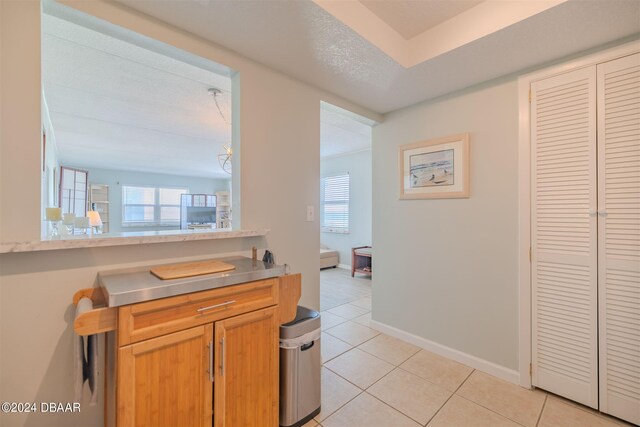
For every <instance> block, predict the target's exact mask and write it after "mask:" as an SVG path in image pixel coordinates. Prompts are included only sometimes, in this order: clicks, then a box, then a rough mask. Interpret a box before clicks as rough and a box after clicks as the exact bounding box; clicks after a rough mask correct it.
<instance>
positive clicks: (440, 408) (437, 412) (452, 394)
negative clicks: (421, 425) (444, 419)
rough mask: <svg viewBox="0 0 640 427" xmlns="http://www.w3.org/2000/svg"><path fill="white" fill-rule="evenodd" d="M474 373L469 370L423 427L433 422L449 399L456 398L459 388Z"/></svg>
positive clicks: (472, 370) (473, 370)
mask: <svg viewBox="0 0 640 427" xmlns="http://www.w3.org/2000/svg"><path fill="white" fill-rule="evenodd" d="M474 372H475V369H473V368H472V369H471V372H469V375H467V377H466V378H465V379H464V381H462V382H461V383H460V385H459V386H458V387H457V388H456V389H455V391H454V392H453V393H451V396H449V398H448V399H447V400H445V401H444V403H443V404H442V406H440V407H439V408H438V410H437V411H436V413H435V414H433V415H432V416H431V418H429V421H427V423H426V424H425V427H426V426H428V425H429V423H430V422H431V421H433V419H434V418H435V417H436V416H437V415H438V414H439V413H440V411H442V408H444V407H445V406H446V405H447V403H449V401H450V400H451V398H452V397H453V396H457V394H456V393H457V392H458V390H460V387H462V385H463V384H464V383H466V382H467V380H468V379H469V377H470V376H471V374H473V373H474Z"/></svg>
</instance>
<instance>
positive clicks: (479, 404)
mask: <svg viewBox="0 0 640 427" xmlns="http://www.w3.org/2000/svg"><path fill="white" fill-rule="evenodd" d="M474 370H475V369H474ZM478 372H482V371H478ZM472 373H473V372H472ZM469 377H471V375H469ZM469 377H467V379H469ZM467 379H465V380H464V382H463V383H462V384H460V387H458V389H457V390H456V392H455V394H456V396H458V397H459V398H461V399H464V400H466V401H468V402H471V403H473V404H474V405H478V406H479V407H481V408H484V409H486V410H487V411H490V412H493V413H494V414H497V415H499V416H501V417H502V418H505V419H507V420H509V421H512V422H514V423H516V424H518V425H520V426H522V427H529V426H527V425H526V424H523V423H521V422H520V421H517V420H514V419H513V418H510V417H508V416H506V415H505V414H501V413H500V412H498V411H497V410H495V409H493V408H489V407H488V406H485V405H484V404H483V403H481V402H476V401H475V400H473V399H469V398H468V397H465V396H462V395H460V394H458V391H459V390H460V389H461V388H462V386H463V385H464V383H466V382H467ZM547 396H548V395H547V393H546V392H545V399H544V401H543V403H542V407H543V408H544V403H545V402H546V401H547ZM541 414H542V409H541V410H540V414H538V420H539V419H540V415H541ZM536 426H537V422H536Z"/></svg>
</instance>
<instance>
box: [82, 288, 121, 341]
mask: <svg viewBox="0 0 640 427" xmlns="http://www.w3.org/2000/svg"><path fill="white" fill-rule="evenodd" d="M84 297H87V298H89V299H91V301H93V305H94V307H95V306H96V305H104V304H106V300H105V298H104V293H103V291H102V288H86V289H80V290H79V291H78V292H76V293H75V294H74V295H73V304H74V305H77V304H78V301H80V299H81V298H84ZM117 324H118V309H117V307H99V308H94V309H93V310H91V311H87V312H86V313H82V314H81V315H79V316H78V317H77V318H76V319H75V320H74V322H73V329H74V330H75V331H76V334H78V335H93V334H99V333H102V332H109V331H115V330H116V327H117Z"/></svg>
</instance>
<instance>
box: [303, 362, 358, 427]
mask: <svg viewBox="0 0 640 427" xmlns="http://www.w3.org/2000/svg"><path fill="white" fill-rule="evenodd" d="M331 372H333V371H331ZM334 373H335V372H334ZM336 375H338V374H336ZM338 376H339V375H338ZM340 378H342V377H340ZM345 381H346V380H345ZM349 384H353V383H351V382H349ZM353 385H354V386H356V385H355V384H353ZM356 387H357V388H358V390H360V393H358V394H356V395H355V396H353V397H352V398H351V399H349V400H347V401H346V402H344V404H342V405H340V406H339V407H337V408H336V409H335V410H334V411H333V412H331V413H330V414H329V415H327V416H326V417H324V418H323V419H322V422H325V421H326V420H328V419H329V418H331V417H332V416H333V415H335V414H336V412H338V411H339V410H340V409H342V408H344V407H345V406H347V405H348V404H349V403H351V402H352V401H353V400H354V399H355V398H357V397H358V396H360V395H361V394H362V393H364V390H363V389H361V388H360V387H358V386H356ZM314 420H315V418H314ZM316 422H317V423H318V424H320V423H319V422H318V421H316Z"/></svg>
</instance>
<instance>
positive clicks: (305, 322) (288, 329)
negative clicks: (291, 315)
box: [280, 305, 320, 338]
mask: <svg viewBox="0 0 640 427" xmlns="http://www.w3.org/2000/svg"><path fill="white" fill-rule="evenodd" d="M319 328H320V313H318V312H317V311H315V310H311V309H310V308H306V307H303V306H301V305H299V306H298V308H297V309H296V318H295V319H293V320H292V321H291V322H289V323H285V324H283V325H280V338H293V337H299V336H301V335H304V334H306V333H308V332H311V331H313V330H314V329H319Z"/></svg>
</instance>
